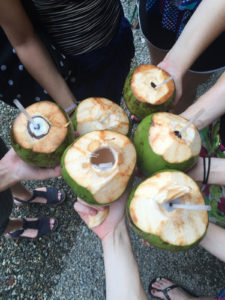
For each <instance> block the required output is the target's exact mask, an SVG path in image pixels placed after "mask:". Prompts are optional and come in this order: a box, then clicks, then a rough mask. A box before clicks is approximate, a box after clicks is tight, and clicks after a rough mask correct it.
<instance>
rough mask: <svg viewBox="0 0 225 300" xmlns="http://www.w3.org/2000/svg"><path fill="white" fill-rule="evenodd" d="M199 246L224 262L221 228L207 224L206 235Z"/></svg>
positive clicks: (224, 242)
mask: <svg viewBox="0 0 225 300" xmlns="http://www.w3.org/2000/svg"><path fill="white" fill-rule="evenodd" d="M200 245H201V246H202V247H203V248H204V249H206V250H207V251H209V252H210V253H211V254H213V255H214V256H216V257H217V258H219V259H220V260H222V261H224V262H225V251H224V249H225V230H224V229H223V228H221V227H219V226H217V225H215V224H212V223H209V226H208V230H207V233H206V235H205V237H204V239H203V240H202V241H201V242H200Z"/></svg>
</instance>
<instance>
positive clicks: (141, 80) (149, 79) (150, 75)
mask: <svg viewBox="0 0 225 300" xmlns="http://www.w3.org/2000/svg"><path fill="white" fill-rule="evenodd" d="M169 77H170V75H169V74H168V73H167V72H165V71H163V70H162V69H160V68H158V67H156V66H153V65H140V66H139V67H137V68H136V69H135V71H134V73H133V76H132V79H131V89H132V92H133V94H134V96H135V97H136V98H137V99H138V100H139V101H141V102H147V103H150V104H153V105H160V104H162V103H164V102H166V101H167V100H168V99H169V98H170V97H171V96H172V95H173V93H174V90H175V85H174V82H173V80H170V81H169V82H167V83H165V84H163V85H162V86H160V87H159V88H158V89H155V88H154V87H155V86H157V85H158V84H160V83H161V82H163V81H164V80H166V79H168V78H169Z"/></svg>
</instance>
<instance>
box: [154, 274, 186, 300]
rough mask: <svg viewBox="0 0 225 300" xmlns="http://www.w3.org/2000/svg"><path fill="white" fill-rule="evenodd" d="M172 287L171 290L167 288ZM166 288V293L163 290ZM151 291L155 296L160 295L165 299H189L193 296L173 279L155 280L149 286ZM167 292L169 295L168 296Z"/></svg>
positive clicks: (160, 297) (159, 296)
mask: <svg viewBox="0 0 225 300" xmlns="http://www.w3.org/2000/svg"><path fill="white" fill-rule="evenodd" d="M169 287H172V289H171V290H167V291H166V289H167V288H169ZM163 290H164V293H163V292H162V291H163ZM149 292H150V294H151V295H152V296H153V297H158V298H159V299H163V300H168V299H170V300H181V299H182V300H187V299H190V298H192V296H191V295H189V294H187V293H186V292H185V291H184V290H183V289H182V288H180V287H178V286H177V285H175V284H174V283H173V282H172V281H170V280H167V279H164V278H160V279H159V280H155V281H154V282H153V283H152V284H151V285H150V287H149ZM165 294H167V295H168V296H169V297H168V298H166V296H165Z"/></svg>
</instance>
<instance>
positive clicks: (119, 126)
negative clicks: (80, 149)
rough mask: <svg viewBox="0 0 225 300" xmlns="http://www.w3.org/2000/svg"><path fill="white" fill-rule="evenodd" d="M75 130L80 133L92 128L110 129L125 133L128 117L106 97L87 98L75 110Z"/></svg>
mask: <svg viewBox="0 0 225 300" xmlns="http://www.w3.org/2000/svg"><path fill="white" fill-rule="evenodd" d="M76 123H77V131H78V132H79V134H80V135H83V134H85V133H88V132H90V131H94V130H106V129H107V130H112V131H116V132H120V133H122V134H124V135H127V134H128V132H129V119H128V116H127V114H126V113H125V111H124V110H123V109H122V108H121V107H120V106H119V105H117V104H116V103H114V102H112V101H110V100H108V99H106V98H87V99H85V100H83V101H82V102H81V103H80V104H79V105H78V107H77V110H76Z"/></svg>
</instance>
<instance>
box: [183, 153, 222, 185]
mask: <svg viewBox="0 0 225 300" xmlns="http://www.w3.org/2000/svg"><path fill="white" fill-rule="evenodd" d="M206 164H207V165H206V166H208V162H207V159H206ZM224 170H225V159H223V158H216V157H212V158H211V167H210V173H209V179H208V183H209V184H216V185H225V171H224ZM203 173H204V167H203V158H201V157H200V158H199V159H198V161H197V164H196V165H195V166H194V167H193V168H192V169H191V170H190V171H189V172H188V174H189V176H191V177H192V178H193V179H194V180H195V181H198V182H202V181H203Z"/></svg>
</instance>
